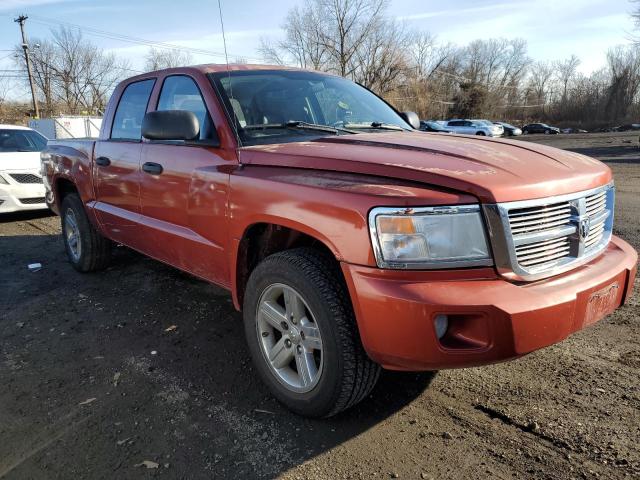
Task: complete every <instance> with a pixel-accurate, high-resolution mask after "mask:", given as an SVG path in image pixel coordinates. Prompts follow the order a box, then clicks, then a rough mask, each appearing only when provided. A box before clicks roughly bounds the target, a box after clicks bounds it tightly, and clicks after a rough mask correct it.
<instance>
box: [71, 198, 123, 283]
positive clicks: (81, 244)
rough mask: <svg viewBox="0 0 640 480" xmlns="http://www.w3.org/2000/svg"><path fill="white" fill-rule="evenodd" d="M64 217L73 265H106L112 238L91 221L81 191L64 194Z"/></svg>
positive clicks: (82, 269) (86, 267) (84, 268)
mask: <svg viewBox="0 0 640 480" xmlns="http://www.w3.org/2000/svg"><path fill="white" fill-rule="evenodd" d="M60 219H61V223H62V239H63V241H64V247H65V250H66V252H67V258H68V259H69V262H70V263H71V265H72V266H73V268H75V269H76V270H78V271H79V272H94V271H96V270H101V269H103V268H105V267H106V266H107V265H108V264H109V260H110V258H111V241H110V240H109V239H107V238H105V237H103V236H102V235H100V233H98V231H97V230H96V229H95V228H94V226H93V225H92V224H91V222H90V221H89V218H88V217H87V212H86V211H85V209H84V205H83V203H82V200H80V197H79V196H78V194H76V193H70V194H68V195H66V196H65V197H64V200H62V208H61V211H60Z"/></svg>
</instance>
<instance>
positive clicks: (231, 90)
mask: <svg viewBox="0 0 640 480" xmlns="http://www.w3.org/2000/svg"><path fill="white" fill-rule="evenodd" d="M218 11H219V12H220V26H221V27H222V44H223V45H224V59H225V61H226V63H227V78H228V80H229V95H230V96H229V100H233V99H234V98H233V85H232V84H231V70H230V69H229V54H228V53H227V37H226V35H225V33H224V20H223V19H222V5H221V0H218ZM229 103H230V104H231V114H232V118H233V132H234V133H235V134H236V142H237V143H238V147H240V146H241V145H242V144H241V143H240V134H239V133H238V129H237V123H238V119H237V118H236V110H235V108H233V104H232V103H231V102H229ZM238 161H239V162H240V152H238ZM240 165H241V166H242V162H240Z"/></svg>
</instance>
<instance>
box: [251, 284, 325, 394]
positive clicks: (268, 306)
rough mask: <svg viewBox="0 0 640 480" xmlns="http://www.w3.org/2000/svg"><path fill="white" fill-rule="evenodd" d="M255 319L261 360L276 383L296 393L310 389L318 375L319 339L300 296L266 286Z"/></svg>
mask: <svg viewBox="0 0 640 480" xmlns="http://www.w3.org/2000/svg"><path fill="white" fill-rule="evenodd" d="M256 320H257V321H256V334H257V335H258V343H259V345H260V347H261V350H262V354H263V357H264V359H265V360H266V362H267V364H268V365H269V368H270V370H271V372H272V373H273V374H274V376H275V377H276V378H277V379H278V381H279V382H280V383H281V384H282V385H283V386H284V387H286V388H287V389H289V390H291V391H293V392H296V393H304V392H308V391H310V390H312V389H313V388H314V387H315V386H316V385H317V383H318V381H319V380H320V377H321V375H322V367H323V363H324V361H323V360H324V358H323V348H322V337H321V335H320V329H319V328H318V325H317V324H316V321H315V318H314V315H313V312H312V311H311V309H310V308H309V306H308V304H307V302H305V300H304V298H303V297H302V295H301V294H300V293H299V292H298V291H296V290H295V289H294V288H292V287H290V286H288V285H284V284H281V283H276V284H272V285H269V286H268V287H267V288H266V289H265V290H264V291H263V292H262V295H261V296H260V300H259V302H258V309H257V312H256Z"/></svg>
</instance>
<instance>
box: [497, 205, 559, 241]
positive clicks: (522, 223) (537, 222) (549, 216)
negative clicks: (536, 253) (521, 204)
mask: <svg viewBox="0 0 640 480" xmlns="http://www.w3.org/2000/svg"><path fill="white" fill-rule="evenodd" d="M570 218H571V205H569V202H561V203H556V204H554V205H546V206H544V207H526V208H516V209H514V210H511V211H510V212H509V223H510V225H511V233H512V234H513V235H519V234H527V233H534V232H542V231H544V230H549V229H550V228H554V227H557V226H559V225H566V224H567V223H569V220H570Z"/></svg>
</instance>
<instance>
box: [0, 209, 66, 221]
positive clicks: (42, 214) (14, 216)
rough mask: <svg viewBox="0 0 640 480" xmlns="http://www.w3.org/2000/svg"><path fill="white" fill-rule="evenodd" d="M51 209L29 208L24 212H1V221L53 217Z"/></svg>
mask: <svg viewBox="0 0 640 480" xmlns="http://www.w3.org/2000/svg"><path fill="white" fill-rule="evenodd" d="M53 216H54V213H53V212H52V211H51V210H48V209H47V210H27V211H24V212H11V213H2V214H0V223H12V222H21V221H28V220H36V219H39V218H47V217H53Z"/></svg>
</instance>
